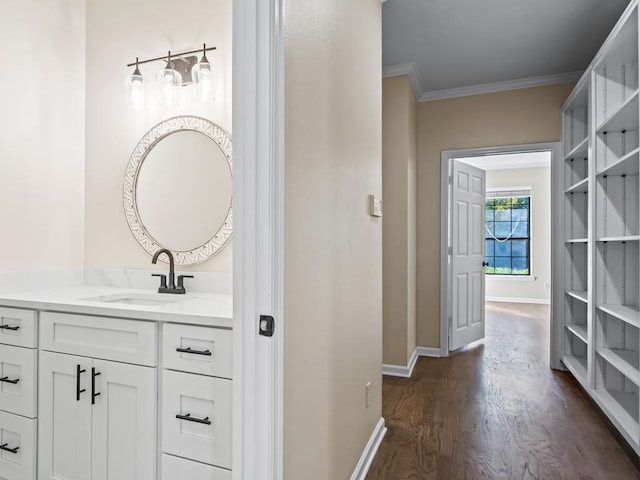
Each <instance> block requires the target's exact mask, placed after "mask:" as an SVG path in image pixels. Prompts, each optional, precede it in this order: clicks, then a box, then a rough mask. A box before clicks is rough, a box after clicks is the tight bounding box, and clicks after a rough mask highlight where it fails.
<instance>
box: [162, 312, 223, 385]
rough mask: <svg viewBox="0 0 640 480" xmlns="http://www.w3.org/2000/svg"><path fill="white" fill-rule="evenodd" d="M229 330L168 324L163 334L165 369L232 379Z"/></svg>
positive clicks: (164, 326) (163, 362)
mask: <svg viewBox="0 0 640 480" xmlns="http://www.w3.org/2000/svg"><path fill="white" fill-rule="evenodd" d="M232 345H233V336H232V332H231V330H224V329H221V328H209V327H194V326H190V325H175V324H170V323H167V324H165V325H163V331H162V364H163V367H164V368H170V369H173V370H182V371H185V372H193V373H200V374H202V375H212V376H214V377H223V378H231V376H232V370H231V368H232V365H231V361H232V358H231V356H232V354H231V349H232Z"/></svg>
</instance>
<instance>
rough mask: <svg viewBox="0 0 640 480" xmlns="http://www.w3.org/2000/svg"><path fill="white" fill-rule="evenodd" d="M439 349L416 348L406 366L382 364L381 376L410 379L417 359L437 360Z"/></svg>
mask: <svg viewBox="0 0 640 480" xmlns="http://www.w3.org/2000/svg"><path fill="white" fill-rule="evenodd" d="M440 356H441V355H440V349H439V348H433V347H416V349H415V350H414V351H413V353H412V354H411V358H410V359H409V364H408V365H406V366H405V365H390V364H387V363H384V364H382V374H383V375H388V376H390V377H403V378H411V374H412V373H413V367H415V366H416V362H417V361H418V357H437V358H439V357H440Z"/></svg>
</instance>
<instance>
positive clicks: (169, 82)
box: [159, 65, 182, 107]
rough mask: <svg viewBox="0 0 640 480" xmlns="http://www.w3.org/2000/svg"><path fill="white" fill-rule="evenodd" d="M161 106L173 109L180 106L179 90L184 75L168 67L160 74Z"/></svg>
mask: <svg viewBox="0 0 640 480" xmlns="http://www.w3.org/2000/svg"><path fill="white" fill-rule="evenodd" d="M159 80H160V104H161V105H164V106H165V107H173V106H175V105H177V104H178V93H179V88H180V87H181V86H182V75H180V72H178V71H177V70H174V69H172V68H170V67H169V66H168V65H167V67H165V69H164V70H163V71H162V72H160V78H159Z"/></svg>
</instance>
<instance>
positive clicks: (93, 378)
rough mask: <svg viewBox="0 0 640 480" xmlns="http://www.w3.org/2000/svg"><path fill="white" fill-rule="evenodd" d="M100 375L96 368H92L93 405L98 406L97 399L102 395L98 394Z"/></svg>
mask: <svg viewBox="0 0 640 480" xmlns="http://www.w3.org/2000/svg"><path fill="white" fill-rule="evenodd" d="M98 375H100V372H96V367H91V405H95V404H96V397H97V396H98V395H100V392H98V393H96V377H97V376H98Z"/></svg>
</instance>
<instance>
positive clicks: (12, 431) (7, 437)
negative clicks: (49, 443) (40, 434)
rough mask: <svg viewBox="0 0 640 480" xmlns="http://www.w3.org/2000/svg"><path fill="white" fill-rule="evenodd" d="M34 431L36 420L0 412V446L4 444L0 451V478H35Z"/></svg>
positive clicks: (11, 479)
mask: <svg viewBox="0 0 640 480" xmlns="http://www.w3.org/2000/svg"><path fill="white" fill-rule="evenodd" d="M36 431H37V424H36V420H33V419H29V418H24V417H21V416H19V415H13V414H11V413H5V412H0V445H5V444H6V445H5V446H4V447H3V449H2V450H0V478H2V477H4V478H7V479H10V480H33V479H34V478H36ZM5 449H6V450H5ZM9 449H13V450H14V452H15V453H14V452H11V451H9ZM16 449H17V450H16Z"/></svg>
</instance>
